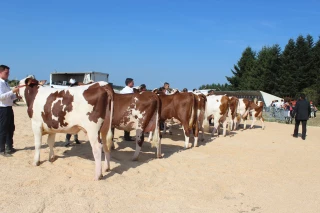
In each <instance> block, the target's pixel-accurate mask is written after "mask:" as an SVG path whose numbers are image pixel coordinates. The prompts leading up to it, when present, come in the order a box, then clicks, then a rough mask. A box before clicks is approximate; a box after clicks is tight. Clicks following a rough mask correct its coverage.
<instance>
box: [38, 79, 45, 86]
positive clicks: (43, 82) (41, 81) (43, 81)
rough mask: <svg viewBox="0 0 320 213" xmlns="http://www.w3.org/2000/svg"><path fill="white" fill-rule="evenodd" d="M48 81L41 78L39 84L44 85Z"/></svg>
mask: <svg viewBox="0 0 320 213" xmlns="http://www.w3.org/2000/svg"><path fill="white" fill-rule="evenodd" d="M46 82H47V80H40V81H39V85H41V86H43V85H44V84H45V83H46Z"/></svg>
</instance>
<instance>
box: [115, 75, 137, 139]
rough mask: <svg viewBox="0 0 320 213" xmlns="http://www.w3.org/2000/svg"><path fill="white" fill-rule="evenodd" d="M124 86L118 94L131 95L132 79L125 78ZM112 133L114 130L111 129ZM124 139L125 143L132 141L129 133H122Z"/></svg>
mask: <svg viewBox="0 0 320 213" xmlns="http://www.w3.org/2000/svg"><path fill="white" fill-rule="evenodd" d="M125 84H126V86H125V87H124V88H123V89H122V90H121V91H120V94H131V93H133V92H134V91H133V86H134V81H133V79H132V78H127V79H126V81H125ZM112 129H113V131H114V128H112ZM124 139H125V140H126V141H134V140H133V139H132V138H131V137H130V132H127V131H124Z"/></svg>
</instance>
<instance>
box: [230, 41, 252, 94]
mask: <svg viewBox="0 0 320 213" xmlns="http://www.w3.org/2000/svg"><path fill="white" fill-rule="evenodd" d="M255 57H256V53H255V52H254V51H253V50H252V49H251V47H247V48H246V49H245V50H244V51H243V53H242V56H241V58H240V60H239V61H238V63H237V65H234V70H231V72H232V73H233V76H232V77H226V78H227V80H228V81H229V83H230V84H231V86H232V87H233V88H234V89H240V90H241V89H247V84H246V78H247V76H248V75H249V73H250V71H251V70H252V68H253V67H254V63H255V60H256V58H255Z"/></svg>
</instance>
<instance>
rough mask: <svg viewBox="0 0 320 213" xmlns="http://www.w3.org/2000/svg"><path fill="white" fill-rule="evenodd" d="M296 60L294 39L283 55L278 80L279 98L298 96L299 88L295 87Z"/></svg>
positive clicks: (289, 42)
mask: <svg viewBox="0 0 320 213" xmlns="http://www.w3.org/2000/svg"><path fill="white" fill-rule="evenodd" d="M295 58H296V44H295V41H294V40H293V39H290V40H289V41H288V44H287V45H286V46H285V48H284V51H283V52H282V55H281V66H280V72H279V76H278V78H277V79H276V80H277V85H278V89H279V92H278V94H277V95H278V96H280V97H286V96H287V97H295V95H296V94H297V91H298V90H297V87H296V85H295V80H296V78H295V75H294V73H295V71H296V70H297V65H296V63H295Z"/></svg>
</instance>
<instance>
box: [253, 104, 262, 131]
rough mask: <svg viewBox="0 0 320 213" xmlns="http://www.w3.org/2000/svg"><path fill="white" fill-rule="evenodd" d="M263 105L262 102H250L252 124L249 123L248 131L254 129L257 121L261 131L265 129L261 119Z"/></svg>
mask: <svg viewBox="0 0 320 213" xmlns="http://www.w3.org/2000/svg"><path fill="white" fill-rule="evenodd" d="M263 105H264V104H263V102H262V101H258V102H257V104H256V103H254V102H252V101H251V104H250V113H251V114H252V123H251V126H250V129H252V128H254V124H255V122H256V120H257V119H259V120H260V121H261V126H262V129H264V128H265V125H264V119H263V117H262V112H263Z"/></svg>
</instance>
